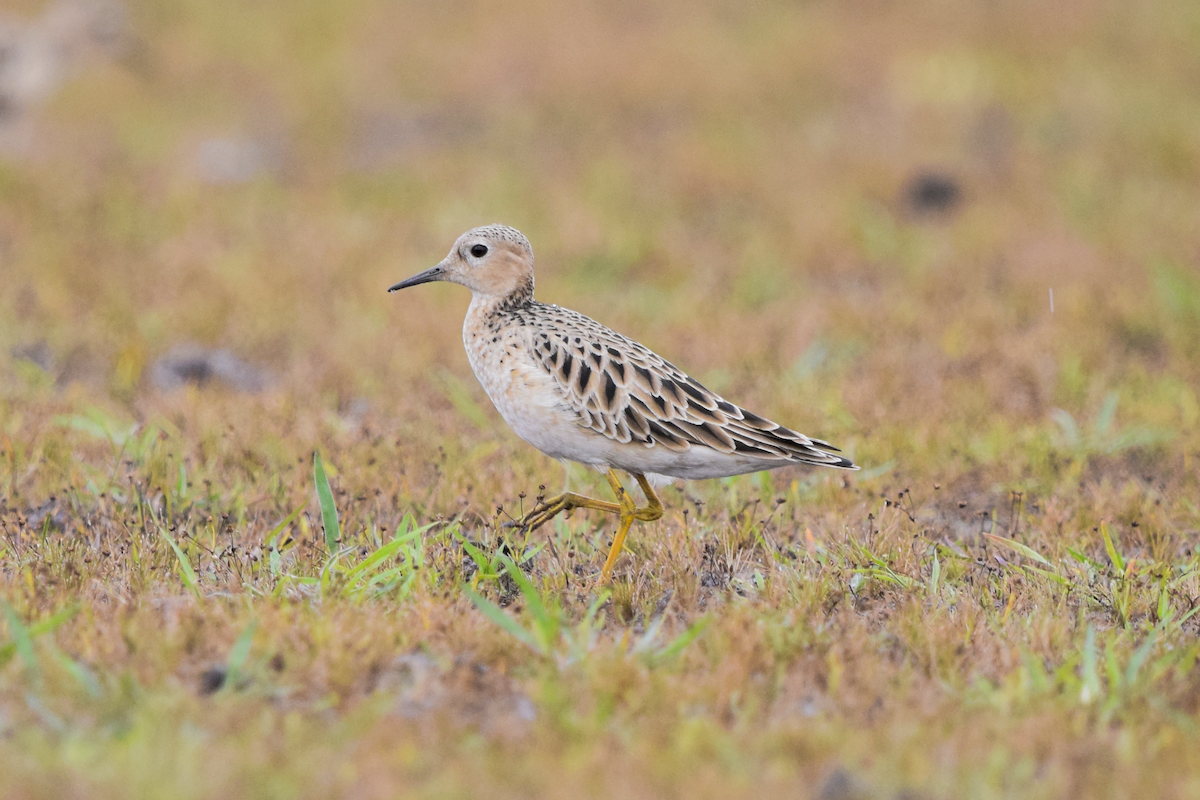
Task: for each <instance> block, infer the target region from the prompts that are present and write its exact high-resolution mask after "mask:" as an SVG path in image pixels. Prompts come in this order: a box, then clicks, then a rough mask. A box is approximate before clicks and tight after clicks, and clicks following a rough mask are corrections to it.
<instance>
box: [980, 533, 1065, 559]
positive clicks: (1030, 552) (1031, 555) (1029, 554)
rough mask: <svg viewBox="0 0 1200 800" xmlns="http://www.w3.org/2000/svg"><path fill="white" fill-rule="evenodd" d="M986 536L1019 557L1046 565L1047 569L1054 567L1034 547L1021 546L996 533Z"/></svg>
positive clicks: (986, 534)
mask: <svg viewBox="0 0 1200 800" xmlns="http://www.w3.org/2000/svg"><path fill="white" fill-rule="evenodd" d="M984 536H986V537H988V538H989V539H991V540H992V541H993V542H995V543H996V544H998V545H1001V546H1003V547H1007V548H1008V549H1009V550H1012V551H1013V552H1014V553H1017V554H1018V555H1021V556H1024V557H1025V558H1028V559H1030V560H1032V561H1036V562H1038V563H1039V564H1044V565H1046V566H1047V567H1053V566H1054V565H1053V564H1051V563H1050V562H1049V561H1048V560H1047V559H1046V557H1045V556H1043V555H1042V554H1041V553H1039V552H1038V551H1037V550H1034V549H1033V548H1032V547H1029V546H1028V545H1024V544H1021V543H1020V542H1015V541H1013V540H1012V539H1006V538H1005V537H1003V536H997V535H996V534H994V533H985V534H984Z"/></svg>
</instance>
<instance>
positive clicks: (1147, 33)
mask: <svg viewBox="0 0 1200 800" xmlns="http://www.w3.org/2000/svg"><path fill="white" fill-rule="evenodd" d="M491 222H503V223H505V224H508V225H512V226H514V227H517V228H519V229H520V230H522V231H523V232H524V233H525V234H526V235H527V236H528V237H529V238H530V240H531V241H532V243H533V246H534V249H535V252H536V254H537V265H538V272H537V279H538V296H539V297H540V298H541V299H542V300H544V301H546V302H556V303H559V304H562V305H568V306H571V307H573V308H576V309H578V310H580V311H583V312H584V313H587V314H589V315H590V316H593V317H595V318H597V319H599V320H601V321H603V322H604V323H606V324H608V325H610V326H612V327H615V328H617V329H619V330H621V331H623V332H625V333H627V334H629V335H631V336H633V337H635V338H637V339H639V340H641V341H643V342H644V343H646V344H647V345H649V346H651V347H653V348H654V349H656V350H658V351H659V352H661V353H662V354H663V355H665V356H666V357H668V358H669V359H671V360H673V361H675V362H676V363H678V364H680V365H681V366H683V367H684V368H686V369H688V370H689V371H691V372H692V373H693V374H694V375H696V376H697V377H698V378H699V379H700V380H702V381H703V382H705V383H707V384H708V385H710V386H711V387H712V388H714V389H716V390H717V391H720V392H722V393H725V394H727V395H728V396H730V397H731V398H733V399H735V400H738V401H740V402H742V403H743V404H746V405H749V406H750V407H752V408H756V409H758V410H760V411H762V412H763V413H767V414H770V415H771V416H773V417H775V418H779V419H782V420H784V421H786V422H788V423H790V424H792V425H794V426H795V427H798V428H800V429H802V430H805V431H807V432H811V433H814V434H819V435H822V436H824V437H826V438H829V439H830V440H832V441H835V442H839V443H845V444H846V445H847V447H848V448H849V450H850V452H851V453H853V454H855V455H856V457H857V458H858V459H859V460H860V461H862V460H864V459H865V461H866V462H867V463H868V464H886V463H892V461H893V460H895V459H899V460H900V463H905V459H906V458H907V460H908V461H907V463H913V462H914V459H915V457H916V456H917V454H922V453H933V454H936V455H937V456H938V457H939V458H942V459H947V460H949V461H950V462H953V463H954V464H955V465H956V468H958V467H968V468H969V467H974V466H978V465H987V464H1002V463H1003V462H1005V461H1006V457H1005V456H1006V453H1008V452H1009V449H1010V448H1011V447H1015V446H1020V443H1021V442H1022V441H1025V442H1026V443H1027V442H1028V441H1029V437H1031V436H1033V437H1035V438H1036V436H1043V437H1058V438H1059V439H1060V440H1062V439H1064V437H1065V440H1066V441H1067V443H1068V444H1070V440H1071V437H1072V436H1074V437H1075V440H1076V443H1078V442H1079V441H1082V438H1084V437H1086V436H1087V435H1089V434H1088V433H1087V432H1088V431H1089V430H1093V429H1094V432H1095V434H1096V435H1097V436H1100V435H1103V434H1105V433H1106V432H1107V431H1109V430H1112V431H1118V430H1122V429H1124V430H1134V431H1141V432H1142V433H1143V434H1144V437H1143V440H1144V441H1145V442H1150V441H1159V440H1165V439H1166V438H1168V437H1169V436H1178V435H1179V434H1180V433H1184V434H1186V435H1188V436H1191V437H1192V439H1194V438H1195V430H1196V424H1197V420H1198V418H1200V404H1198V402H1197V392H1196V387H1197V386H1200V5H1198V4H1195V3H1180V2H1177V1H1176V0H1163V1H1162V2H1155V1H1153V0H1148V1H1147V2H1140V3H1121V2H1105V1H1104V0H1087V1H1085V0H1062V1H1061V2H1052V3H1046V2H1035V1H1034V0H1003V1H1002V2H997V1H992V2H968V3H963V2H948V1H947V0H914V1H913V2H904V3H877V2H868V1H867V0H856V1H855V2H837V3H833V2H801V3H797V2H765V1H764V2H745V1H744V0H738V2H726V1H725V0H712V1H711V2H702V3H682V2H663V3H655V4H646V3H640V2H613V3H603V4H601V3H587V2H575V1H574V0H567V1H566V2H563V1H561V0H560V1H556V2H539V1H538V0H524V1H522V2H511V3H503V4H493V3H479V2H469V1H466V0H451V1H449V2H373V1H372V0H362V1H361V2H347V3H329V2H314V1H313V0H289V2H280V1H272V0H258V1H256V2H252V3H247V2H233V1H232V0H183V1H182V2H154V1H153V0H50V2H45V1H44V0H6V2H5V6H4V8H3V10H2V12H0V366H2V367H3V371H2V372H0V374H2V375H4V376H6V377H4V378H3V381H4V382H5V383H6V384H7V386H6V388H5V389H4V391H5V393H6V398H7V399H6V401H5V402H6V405H5V408H6V409H7V412H8V414H7V415H8V420H7V421H6V422H3V423H0V425H3V426H6V427H4V429H3V431H2V432H3V433H4V434H5V435H7V436H9V437H10V438H13V439H15V438H17V437H18V436H19V435H21V431H22V430H29V427H28V426H29V425H30V424H31V423H30V419H33V418H35V417H36V416H37V415H38V414H39V413H42V412H41V411H40V410H39V409H46V411H45V413H47V414H49V413H51V412H54V411H55V410H58V411H61V410H63V409H64V408H68V409H70V408H74V409H79V408H83V407H87V406H91V405H96V406H100V407H103V408H106V409H109V411H108V412H107V413H110V414H114V415H117V416H118V417H121V418H129V419H133V420H142V419H146V418H148V417H152V416H155V415H160V416H163V417H165V418H168V419H171V418H173V419H175V420H176V424H177V425H178V426H179V427H180V428H181V429H182V428H187V427H188V425H189V424H190V425H192V427H195V426H196V425H198V424H199V423H197V422H196V421H195V420H194V419H193V418H192V416H190V415H193V414H196V415H198V414H201V412H200V411H198V410H197V409H198V408H200V407H206V408H215V409H217V411H213V412H211V413H213V414H214V415H215V416H214V417H213V419H212V420H210V422H211V423H212V424H214V425H216V424H223V423H228V424H229V425H230V426H236V427H237V428H238V429H239V431H241V432H243V433H245V434H246V435H247V436H248V437H250V438H251V439H253V437H254V436H255V435H256V433H255V430H256V427H255V426H257V425H259V424H261V423H259V422H256V420H259V419H262V418H264V417H265V418H270V419H274V420H276V421H278V420H284V421H285V422H286V424H285V423H283V422H281V423H279V425H282V426H283V427H282V428H279V430H281V431H287V430H292V429H291V428H288V425H290V424H291V422H290V421H294V420H297V419H299V420H301V421H303V420H306V419H309V418H310V417H311V419H312V420H313V422H312V427H311V429H307V430H309V434H307V435H311V436H314V437H315V436H318V435H324V434H321V433H320V432H321V431H325V430H327V429H328V430H334V431H335V432H336V431H337V430H341V429H342V428H344V427H346V426H351V427H353V426H355V425H357V424H359V422H360V421H361V420H364V419H367V420H371V421H372V424H373V425H375V426H376V427H377V428H381V429H385V430H389V431H392V432H396V431H399V432H400V433H402V434H404V435H405V436H407V437H408V439H407V441H409V442H410V443H411V446H412V447H413V448H416V450H417V452H418V453H419V454H423V455H422V457H424V456H427V455H428V454H429V453H432V452H434V450H435V449H436V448H438V447H441V446H443V444H445V442H446V441H447V440H449V441H451V442H454V441H460V440H465V445H464V446H472V445H473V444H474V443H477V442H482V441H485V440H494V439H495V438H496V433H495V431H496V430H497V429H498V426H499V425H500V423H499V421H498V417H496V415H494V414H493V413H492V411H491V409H490V408H489V407H488V404H487V401H486V398H485V397H484V395H483V394H482V391H480V390H479V389H478V387H477V386H476V385H475V382H474V380H473V379H472V378H471V376H470V371H469V367H468V365H467V362H466V358H465V356H464V354H463V353H462V348H461V339H460V336H459V329H460V326H461V320H462V314H463V312H464V310H465V307H466V304H467V302H468V296H467V293H466V292H464V291H462V290H461V288H459V287H453V286H442V285H437V286H427V287H422V288H420V289H416V290H412V291H410V292H406V293H404V294H402V295H397V296H389V295H387V294H386V293H385V289H386V287H387V286H389V285H390V284H391V283H393V282H395V281H397V280H400V279H402V278H405V277H407V276H409V275H411V274H413V273H415V272H417V271H419V270H422V269H424V268H426V267H427V266H429V265H431V264H433V263H436V262H437V261H438V260H439V259H440V258H442V256H443V255H444V254H445V253H446V251H447V250H448V248H449V246H450V244H451V243H452V242H453V240H454V238H455V237H456V236H457V235H458V234H459V233H461V232H462V231H463V230H465V229H467V228H469V227H472V226H475V225H479V224H485V223H491ZM1114 392H1115V393H1116V394H1115V395H1114ZM198 397H199V398H201V399H200V400H198V399H197V398H198ZM254 398H259V399H254ZM1113 399H1119V400H1120V405H1119V407H1117V410H1115V411H1114V410H1113V409H1112V408H1108V406H1111V405H1112V403H1113ZM35 401H36V402H35ZM1106 403H1107V406H1106ZM1106 408H1108V410H1106ZM246 409H250V412H247V411H246ZM1056 409H1058V410H1061V411H1062V412H1064V413H1065V414H1066V415H1067V416H1066V417H1062V416H1059V417H1055V416H1054V415H1055V414H1056V413H1057V412H1056ZM464 414H465V415H466V416H464ZM1114 414H1115V418H1116V422H1115V423H1114V421H1113V419H1114ZM172 415H173V416H172ZM222 415H226V416H222ZM238 415H244V416H240V417H239V416H238ZM1105 415H1107V416H1105ZM218 420H220V422H218ZM1055 420H1057V422H1056V421H1055ZM472 421H473V422H476V423H478V425H472V424H470V423H471V422H472ZM205 424H208V423H205ZM1072 425H1075V430H1074V432H1072V430H1071V426H1072ZM1089 425H1091V426H1092V427H1091V428H1089V427H1088V426H1089ZM23 426H24V427H23ZM339 426H342V427H339ZM1122 426H1124V427H1122ZM1131 426H1132V427H1131ZM1156 431H1157V432H1159V433H1155V432H1156ZM1163 431H1166V432H1168V433H1162V432H1163ZM1160 434H1161V435H1160ZM1114 435H1115V433H1114ZM280 436H284V434H283V433H280ZM1022 437H1025V438H1024V439H1023V438H1022ZM1156 437H1157V438H1156ZM296 438H297V439H299V440H300V442H299V444H298V445H297V449H298V450H301V451H303V450H305V449H306V448H309V447H311V441H307V442H306V441H304V436H297V437H296ZM1185 438H1186V437H1185ZM1143 440H1139V441H1143ZM501 441H502V442H503V445H502V455H503V454H506V453H511V452H515V451H516V450H517V449H518V448H520V447H523V445H520V444H519V443H517V442H516V440H515V437H507V438H503V439H501ZM1176 441H1180V440H1176ZM1189 441H1190V440H1189ZM1014 442H1016V443H1017V444H1013V443H1014ZM447 446H449V445H447ZM1159 455H1160V456H1161V455H1162V454H1161V452H1160V454H1159ZM1174 455H1176V456H1178V458H1179V459H1186V448H1183V449H1180V450H1177V451H1174ZM394 457H395V458H397V459H401V458H403V456H401V455H396V456H394ZM1173 457H1174V456H1173ZM51 460H53V459H51ZM1152 460H1154V459H1152ZM1171 463H1172V464H1173V465H1174V464H1175V462H1171ZM1176 466H1177V465H1176ZM1147 468H1149V467H1147ZM1172 468H1174V466H1173V467H1172ZM63 469H64V470H66V469H67V467H66V466H63ZM539 469H540V468H539ZM997 469H998V470H999V471H1000V474H1001V475H1002V476H1005V477H1006V478H1007V479H1010V480H1016V479H1019V478H1020V473H1021V470H1022V469H1024V467H1020V466H1018V467H1012V468H1005V467H1003V466H998V467H997ZM1006 470H1007V471H1006ZM59 477H61V476H59ZM54 479H55V478H53V477H52V478H50V480H54ZM23 481H32V482H34V483H36V481H37V478H36V477H25V476H24V473H23V472H21V471H20V470H16V469H15V468H14V477H13V486H14V487H15V488H16V489H20V488H21V485H20V484H21V482H23ZM27 488H28V485H27Z"/></svg>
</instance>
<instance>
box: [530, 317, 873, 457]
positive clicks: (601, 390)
mask: <svg viewBox="0 0 1200 800" xmlns="http://www.w3.org/2000/svg"><path fill="white" fill-rule="evenodd" d="M539 305H540V304H539ZM542 310H544V312H545V313H544V314H538V315H537V316H538V317H542V318H544V323H542V324H536V323H535V324H534V325H532V326H531V327H533V329H534V330H533V347H532V351H533V354H534V355H535V357H536V359H537V361H538V363H540V364H541V366H542V367H543V368H544V369H545V370H546V372H547V373H549V374H550V376H551V377H553V378H554V380H555V382H556V383H557V385H558V387H559V389H560V390H561V392H562V394H563V397H564V399H565V400H566V401H567V404H568V405H569V406H570V407H572V408H573V409H575V411H576V413H577V415H578V423H579V424H580V425H581V426H582V427H584V428H587V429H590V430H593V431H595V432H597V433H600V434H603V435H604V436H607V437H608V438H610V439H612V440H614V441H617V442H621V443H639V444H642V445H644V446H645V447H662V448H664V449H666V450H672V451H676V452H682V451H685V450H688V449H689V448H691V447H707V448H711V449H712V450H715V451H717V452H719V453H726V454H733V453H736V454H740V455H746V456H752V457H759V458H762V459H763V460H764V461H775V462H777V461H781V460H783V461H792V462H795V463H800V464H819V465H823V466H830V467H842V468H846V469H857V467H855V466H854V464H853V463H852V462H851V461H850V460H849V459H847V458H844V457H842V456H839V455H836V453H838V452H839V451H838V449H837V448H836V447H834V446H833V445H831V444H829V443H827V442H823V441H821V440H820V439H812V438H810V437H808V436H805V435H803V434H801V433H797V432H796V431H793V430H791V429H789V428H785V427H783V426H782V425H779V424H778V423H775V422H771V421H770V420H768V419H764V418H763V417H760V416H758V415H757V414H754V413H752V412H750V411H747V410H745V409H743V408H740V407H738V406H736V405H734V404H733V403H730V402H728V401H726V400H725V399H723V398H722V397H720V396H719V395H717V394H715V393H713V392H711V391H709V390H708V389H706V388H704V387H703V386H701V385H700V383H698V382H697V381H696V380H694V379H693V378H691V377H689V376H688V375H687V374H686V373H684V372H683V371H682V370H680V369H679V368H677V367H676V366H674V365H673V364H671V363H670V362H669V361H667V360H666V359H664V358H662V357H661V356H659V355H657V354H655V353H654V352H652V351H651V350H649V349H648V348H646V347H644V346H642V345H640V344H638V343H637V342H635V341H633V340H632V339H629V338H628V337H626V336H622V335H621V334H619V333H617V332H616V331H614V330H612V329H610V328H606V327H605V326H603V325H601V324H600V323H598V322H596V321H595V320H592V319H590V318H589V317H586V316H584V315H583V314H579V313H577V312H574V311H570V310H568V309H564V308H559V307H557V306H542ZM526 324H529V323H528V322H527V323H526ZM764 466H765V465H764Z"/></svg>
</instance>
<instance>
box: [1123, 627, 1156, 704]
mask: <svg viewBox="0 0 1200 800" xmlns="http://www.w3.org/2000/svg"><path fill="white" fill-rule="evenodd" d="M1157 641H1158V637H1157V636H1156V635H1155V631H1150V635H1149V636H1147V637H1146V641H1144V642H1142V644H1141V646H1140V647H1138V649H1137V650H1135V651H1133V655H1132V656H1131V657H1130V658H1129V663H1128V664H1126V665H1125V678H1124V686H1125V689H1126V690H1129V689H1132V688H1133V685H1134V683H1136V682H1137V678H1138V673H1139V672H1141V671H1142V666H1143V665H1144V664H1145V663H1146V659H1147V658H1149V657H1150V651H1151V650H1153V649H1154V645H1155V643H1156V642H1157Z"/></svg>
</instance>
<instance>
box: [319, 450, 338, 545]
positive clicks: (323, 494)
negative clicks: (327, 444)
mask: <svg viewBox="0 0 1200 800" xmlns="http://www.w3.org/2000/svg"><path fill="white" fill-rule="evenodd" d="M313 482H314V483H315V484H316V485H317V503H318V504H319V505H320V506H321V524H322V525H323V526H324V528H325V549H326V550H328V551H329V552H330V553H332V552H333V551H334V550H335V549H337V543H338V542H339V541H340V540H341V538H342V528H341V524H340V523H339V522H338V513H337V506H336V505H335V504H334V502H333V490H332V489H330V488H329V478H328V477H327V476H326V475H325V465H324V464H323V463H322V462H321V454H320V453H318V452H316V451H313Z"/></svg>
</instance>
